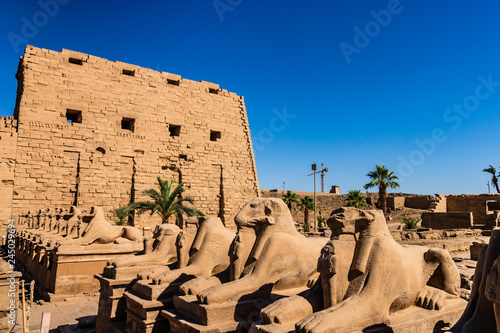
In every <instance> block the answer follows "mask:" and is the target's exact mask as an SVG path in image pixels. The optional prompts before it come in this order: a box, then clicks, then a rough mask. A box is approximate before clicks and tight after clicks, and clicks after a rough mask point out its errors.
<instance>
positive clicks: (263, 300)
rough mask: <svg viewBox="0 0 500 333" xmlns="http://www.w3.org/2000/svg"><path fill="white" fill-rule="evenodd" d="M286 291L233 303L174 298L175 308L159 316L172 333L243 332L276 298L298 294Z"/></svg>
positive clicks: (251, 296) (193, 298)
mask: <svg viewBox="0 0 500 333" xmlns="http://www.w3.org/2000/svg"><path fill="white" fill-rule="evenodd" d="M303 290H304V289H303V288H300V289H290V290H285V291H280V292H274V293H272V294H271V296H270V297H253V295H251V294H250V295H246V296H243V297H241V298H240V300H239V301H237V302H226V303H220V304H201V303H199V302H198V300H197V298H196V296H192V295H187V296H174V299H173V303H174V308H175V309H166V310H163V311H162V312H161V315H162V316H163V317H165V318H166V319H168V321H169V322H170V330H171V332H173V333H195V332H197V333H198V332H200V333H201V332H206V333H208V332H245V331H248V330H249V329H250V326H251V325H252V323H254V322H256V321H258V320H259V318H260V316H259V314H260V310H262V309H263V308H264V307H266V306H268V305H269V304H271V303H273V302H275V301H277V300H278V299H280V298H282V297H286V296H291V295H295V294H298V293H300V292H302V291H303Z"/></svg>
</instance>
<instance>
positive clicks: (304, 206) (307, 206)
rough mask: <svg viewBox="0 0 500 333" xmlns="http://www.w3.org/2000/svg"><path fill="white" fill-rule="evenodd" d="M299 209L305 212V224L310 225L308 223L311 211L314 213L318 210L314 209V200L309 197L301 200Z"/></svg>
mask: <svg viewBox="0 0 500 333" xmlns="http://www.w3.org/2000/svg"><path fill="white" fill-rule="evenodd" d="M299 209H300V210H303V211H304V224H307V225H309V223H308V222H307V221H308V220H309V211H310V210H312V211H314V210H315V209H316V208H315V207H314V199H313V198H311V197H310V196H308V195H306V196H305V197H303V198H300V203H299Z"/></svg>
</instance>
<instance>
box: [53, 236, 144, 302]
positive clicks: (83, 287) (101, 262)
mask: <svg viewBox="0 0 500 333" xmlns="http://www.w3.org/2000/svg"><path fill="white" fill-rule="evenodd" d="M142 250H143V244H142V243H126V244H93V245H88V246H82V245H61V246H58V247H56V248H55V249H54V250H53V251H52V253H51V258H50V262H49V264H48V266H47V267H46V274H45V276H46V278H45V284H44V287H45V290H46V291H45V293H44V299H46V300H47V301H58V300H62V299H64V298H66V297H68V296H69V295H77V294H81V293H84V292H85V293H96V292H98V291H99V281H98V280H97V279H95V278H94V276H95V275H96V274H101V273H102V272H103V270H104V267H106V265H107V263H108V261H109V260H111V259H113V258H117V257H121V256H128V255H131V254H136V253H139V252H140V251H142Z"/></svg>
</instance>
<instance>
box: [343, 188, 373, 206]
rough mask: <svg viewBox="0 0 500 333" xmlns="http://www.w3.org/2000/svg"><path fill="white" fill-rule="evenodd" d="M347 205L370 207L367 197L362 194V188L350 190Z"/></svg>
mask: <svg viewBox="0 0 500 333" xmlns="http://www.w3.org/2000/svg"><path fill="white" fill-rule="evenodd" d="M344 206H346V207H356V208H369V207H370V205H369V204H368V203H367V202H366V197H365V196H364V195H362V194H361V190H350V191H349V193H348V194H347V198H346V203H345V205H344Z"/></svg>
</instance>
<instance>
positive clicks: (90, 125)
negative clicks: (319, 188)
mask: <svg viewBox="0 0 500 333" xmlns="http://www.w3.org/2000/svg"><path fill="white" fill-rule="evenodd" d="M16 78H17V80H18V95H17V99H16V106H15V110H14V115H13V117H5V118H0V137H1V139H0V181H1V184H2V187H0V207H1V208H2V209H1V210H0V236H3V237H5V238H4V242H3V244H2V251H3V253H4V254H8V255H5V256H4V257H5V258H6V260H7V261H5V260H3V259H2V260H0V291H1V292H2V299H1V300H2V302H0V306H1V308H0V331H2V332H4V331H5V332H7V331H8V330H10V329H11V328H12V327H13V326H12V324H11V320H14V321H15V322H16V324H15V325H14V326H16V325H17V326H16V327H17V328H18V327H20V326H19V325H24V324H22V323H21V321H22V320H21V318H22V315H21V313H22V311H21V310H22V309H25V308H22V309H21V304H22V303H23V302H21V298H22V297H23V296H21V291H22V290H21V287H20V286H21V285H22V283H23V282H25V283H26V286H29V285H33V289H32V290H31V291H30V293H31V295H30V296H24V299H25V300H29V302H30V306H33V308H32V309H31V310H33V315H32V314H30V320H32V318H34V317H35V314H36V311H38V310H40V311H39V312H43V310H44V309H48V308H51V309H53V310H52V311H55V310H54V309H55V308H57V307H59V305H60V304H62V303H64V304H66V303H69V304H72V303H71V302H74V303H73V304H77V303H78V302H79V300H82V299H91V300H93V302H94V305H95V311H94V312H93V313H91V315H90V316H83V315H78V316H77V315H75V318H72V319H73V320H75V321H78V324H74V323H73V324H71V325H73V326H71V325H70V324H68V325H60V326H58V327H56V328H54V330H57V331H59V332H97V333H100V332H105V333H111V332H113V333H153V332H154V333H157V332H173V333H195V332H196V333H198V332H200V333H201V332H206V333H208V332H211V333H212V332H215V333H219V332H220V333H222V332H253V333H259V332H260V333H262V332H276V333H283V332H297V333H337V332H338V333H342V332H343V333H349V332H357V333H359V332H371V333H374V332H380V333H382V332H397V333H406V332H419V333H420V332H422V333H426V332H429V333H431V332H432V333H436V332H441V333H444V332H452V333H484V332H485V333H488V332H492V333H494V332H500V229H498V222H499V221H500V213H499V212H500V207H499V206H498V200H499V199H500V196H499V195H448V196H444V195H440V194H436V195H435V196H424V195H409V194H391V195H390V196H389V198H387V203H388V207H389V213H387V214H385V213H384V211H382V210H380V209H378V208H377V207H376V205H375V201H376V200H377V199H378V194H375V193H367V194H366V197H367V199H368V201H369V202H368V204H367V207H366V208H364V209H360V208H354V207H345V205H346V195H340V194H339V192H338V187H337V188H336V189H335V186H334V188H333V189H332V193H319V194H318V198H317V202H316V206H315V207H316V209H317V212H318V214H320V215H322V216H323V217H325V221H326V222H325V225H322V226H318V228H317V230H314V229H315V228H313V226H314V225H315V223H316V221H314V214H311V215H312V217H311V216H310V217H309V220H305V217H306V215H305V213H304V212H302V211H299V209H298V208H297V207H296V206H294V207H292V206H291V205H290V208H291V209H290V208H289V206H287V204H285V202H284V200H283V193H282V192H281V191H278V190H272V191H271V190H261V189H260V188H259V184H258V180H257V170H256V166H255V160H254V153H253V147H252V141H251V134H250V130H249V124H248V118H247V111H246V107H245V103H244V99H243V97H242V96H238V95H236V94H235V93H232V92H229V91H227V90H225V89H222V88H220V87H219V85H217V84H214V83H210V82H206V81H199V82H196V81H192V80H188V79H184V78H182V77H181V76H179V75H176V74H170V73H166V72H158V71H155V70H151V69H147V68H142V67H139V66H135V65H131V64H126V63H122V62H119V61H109V60H106V59H103V58H99V57H96V56H92V55H88V54H85V53H80V52H76V51H70V50H65V49H63V50H62V51H61V52H56V51H51V50H46V49H42V48H37V47H34V46H27V48H26V50H25V53H24V55H23V56H22V57H21V59H20V62H19V67H18V71H17V75H16ZM157 179H164V180H171V179H173V181H174V182H175V183H176V184H182V185H183V189H184V192H180V193H179V195H178V196H177V197H176V198H175V199H186V200H187V198H189V200H188V203H189V204H188V207H191V208H193V207H194V208H196V209H197V210H199V214H179V216H175V215H172V216H171V217H169V218H168V219H165V220H162V219H161V218H160V217H159V216H158V215H157V214H156V213H155V212H153V213H152V214H148V213H144V214H139V212H138V209H136V210H134V211H132V213H131V214H130V216H127V217H126V219H125V220H126V221H125V222H126V223H117V222H116V220H115V216H113V209H116V208H118V207H123V206H127V205H132V206H130V207H138V206H133V205H134V204H137V202H139V201H143V200H147V198H146V197H145V196H144V195H141V194H143V193H145V192H144V191H145V190H150V189H152V188H155V186H157ZM160 187H161V184H160ZM146 192H147V191H146ZM299 195H304V193H299ZM115 212H116V211H115ZM398 212H399V215H398ZM409 212H410V213H411V214H414V216H417V215H418V216H419V218H421V219H422V222H421V224H420V225H419V226H418V229H416V230H405V229H404V227H403V224H402V223H401V221H400V220H397V221H393V216H394V217H395V218H396V219H400V218H401V217H402V216H406V215H404V214H409ZM188 215H192V216H188ZM174 217H175V218H174ZM311 219H313V221H312V222H311ZM302 221H304V222H302ZM318 221H319V220H318ZM309 225H310V226H311V230H308V228H309ZM488 242H489V244H488ZM31 282H32V283H31ZM26 290H29V287H25V291H26ZM4 294H5V295H11V294H12V295H14V296H12V297H11V298H10V299H7V298H6V297H3V295H4ZM9 297H10V296H9ZM30 297H32V298H33V297H35V301H34V302H35V305H33V304H32V300H30ZM11 304H14V305H11ZM23 304H24V303H23ZM75 306H76V305H75ZM61 307H62V305H61ZM37 309H38V310H37ZM31 310H30V311H31ZM52 316H53V318H52V319H53V320H54V321H57V320H58V319H59V318H57V313H55V312H54V314H52ZM83 317H85V319H84V320H83V319H82V318H83ZM11 318H14V319H11ZM37 319H39V318H38V317H37ZM9 325H10V326H9ZM30 325H31V324H30ZM38 327H40V326H38ZM17 328H16V329H17ZM54 332H55V331H54Z"/></svg>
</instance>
